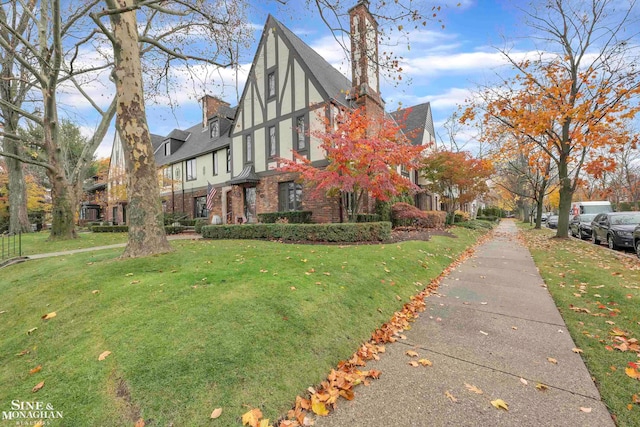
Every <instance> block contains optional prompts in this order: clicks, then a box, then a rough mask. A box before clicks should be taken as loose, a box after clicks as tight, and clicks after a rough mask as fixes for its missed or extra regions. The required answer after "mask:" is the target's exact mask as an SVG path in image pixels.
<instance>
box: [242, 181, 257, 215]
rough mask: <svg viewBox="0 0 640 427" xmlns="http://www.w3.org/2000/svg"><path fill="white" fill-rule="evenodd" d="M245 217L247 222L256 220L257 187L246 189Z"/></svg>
mask: <svg viewBox="0 0 640 427" xmlns="http://www.w3.org/2000/svg"><path fill="white" fill-rule="evenodd" d="M244 217H245V218H246V219H247V222H256V187H245V189H244Z"/></svg>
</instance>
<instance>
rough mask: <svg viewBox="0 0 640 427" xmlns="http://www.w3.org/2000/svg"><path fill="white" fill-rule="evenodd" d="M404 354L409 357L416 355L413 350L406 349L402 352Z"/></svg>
mask: <svg viewBox="0 0 640 427" xmlns="http://www.w3.org/2000/svg"><path fill="white" fill-rule="evenodd" d="M404 354H406V355H407V356H409V357H418V353H416V352H415V351H413V350H407V351H405V352H404Z"/></svg>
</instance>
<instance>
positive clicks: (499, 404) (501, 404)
mask: <svg viewBox="0 0 640 427" xmlns="http://www.w3.org/2000/svg"><path fill="white" fill-rule="evenodd" d="M491 404H492V405H493V407H494V408H496V409H504V410H505V411H508V410H509V405H508V404H507V402H505V401H504V400H502V399H496V400H492V401H491Z"/></svg>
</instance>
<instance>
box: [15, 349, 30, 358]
mask: <svg viewBox="0 0 640 427" xmlns="http://www.w3.org/2000/svg"><path fill="white" fill-rule="evenodd" d="M25 354H29V350H22V351H21V352H20V353H17V354H16V356H18V357H21V356H24V355H25Z"/></svg>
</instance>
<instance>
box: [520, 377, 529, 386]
mask: <svg viewBox="0 0 640 427" xmlns="http://www.w3.org/2000/svg"><path fill="white" fill-rule="evenodd" d="M520 382H521V383H522V384H524V385H529V382H528V381H527V380H525V379H524V378H520Z"/></svg>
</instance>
